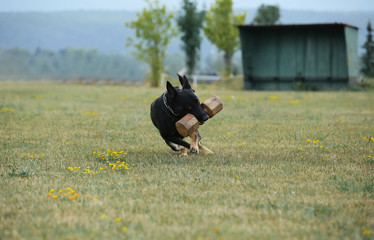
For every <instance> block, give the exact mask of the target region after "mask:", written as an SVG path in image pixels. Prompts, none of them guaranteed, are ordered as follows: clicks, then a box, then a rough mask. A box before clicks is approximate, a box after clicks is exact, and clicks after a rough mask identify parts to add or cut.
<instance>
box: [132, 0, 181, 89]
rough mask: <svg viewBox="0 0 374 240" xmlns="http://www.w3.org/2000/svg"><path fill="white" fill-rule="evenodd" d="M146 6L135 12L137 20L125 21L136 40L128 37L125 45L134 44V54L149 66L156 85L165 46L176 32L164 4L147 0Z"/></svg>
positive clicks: (158, 79)
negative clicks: (133, 30)
mask: <svg viewBox="0 0 374 240" xmlns="http://www.w3.org/2000/svg"><path fill="white" fill-rule="evenodd" d="M147 3H148V5H149V6H148V8H144V9H143V11H142V12H138V13H137V14H136V16H137V20H134V21H130V22H127V23H126V26H127V27H129V28H132V29H135V34H136V38H137V39H138V42H134V40H133V39H132V38H131V37H129V38H127V45H129V46H134V47H135V49H136V50H137V51H136V53H135V54H136V56H137V58H139V59H140V60H141V61H145V62H147V63H148V64H149V66H150V68H151V85H152V86H153V87H157V86H158V85H159V83H160V79H161V73H162V71H163V68H164V58H165V52H166V48H167V46H168V44H169V42H170V39H171V38H172V37H173V36H174V35H175V34H176V30H175V29H174V27H173V26H172V19H173V16H174V15H173V13H168V12H167V11H166V7H165V5H163V6H160V4H159V1H158V0H154V1H152V0H147Z"/></svg>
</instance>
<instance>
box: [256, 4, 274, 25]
mask: <svg viewBox="0 0 374 240" xmlns="http://www.w3.org/2000/svg"><path fill="white" fill-rule="evenodd" d="M279 18H280V13H279V7H278V6H272V5H264V4H261V6H260V7H259V8H258V9H257V13H256V16H255V18H254V19H253V24H276V23H277V22H278V20H279Z"/></svg>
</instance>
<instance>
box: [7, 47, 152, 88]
mask: <svg viewBox="0 0 374 240" xmlns="http://www.w3.org/2000/svg"><path fill="white" fill-rule="evenodd" d="M147 69H148V67H147V65H146V64H144V63H142V62H140V61H139V60H137V59H136V58H134V57H133V56H131V55H121V54H102V53H100V52H99V51H98V50H95V49H75V48H69V49H63V50H60V51H58V52H54V51H50V50H43V49H37V50H35V51H34V52H29V51H28V50H24V49H8V50H1V49H0V73H1V74H0V78H1V79H3V80H10V79H22V80H35V79H52V80H68V79H76V78H83V79H107V80H111V81H123V80H126V81H128V82H135V81H140V80H143V79H144V77H145V73H146V72H147Z"/></svg>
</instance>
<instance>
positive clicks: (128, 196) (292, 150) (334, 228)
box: [0, 79, 374, 239]
mask: <svg viewBox="0 0 374 240" xmlns="http://www.w3.org/2000/svg"><path fill="white" fill-rule="evenodd" d="M175 80H176V79H175ZM173 83H174V84H177V81H175V82H173ZM196 90H197V95H198V96H199V97H200V99H201V100H204V99H206V98H208V97H209V96H210V95H211V94H215V95H217V96H219V97H220V98H221V100H222V101H223V104H224V109H223V111H221V112H220V113H219V114H217V115H216V116H215V117H214V118H212V119H210V120H208V121H207V122H206V123H205V124H204V125H203V126H201V127H200V133H201V135H202V137H203V140H202V141H203V143H204V144H205V145H206V146H207V147H208V148H209V149H211V150H212V151H213V152H214V155H204V154H199V155H191V154H190V155H189V156H187V157H180V156H179V155H178V153H176V152H173V151H172V150H171V149H170V148H169V147H168V146H167V145H166V144H165V143H164V141H163V140H162V138H161V137H160V135H159V134H158V132H157V129H155V127H154V126H153V125H152V122H151V120H150V117H149V108H150V104H151V102H152V101H153V100H154V99H155V98H157V97H158V96H160V95H161V94H162V92H163V91H164V88H149V87H146V86H110V85H101V86H100V85H78V84H76V85H74V84H58V83H48V82H34V83H21V82H18V83H11V82H1V83H0V190H1V192H0V193H1V194H0V239H83V238H84V239H104V238H105V239H374V102H373V98H374V91H373V89H369V90H365V91H338V92H257V91H240V90H229V89H227V88H225V87H217V86H198V87H197V88H196Z"/></svg>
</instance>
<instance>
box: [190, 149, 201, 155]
mask: <svg viewBox="0 0 374 240" xmlns="http://www.w3.org/2000/svg"><path fill="white" fill-rule="evenodd" d="M190 153H195V154H199V148H194V147H191V149H190Z"/></svg>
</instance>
